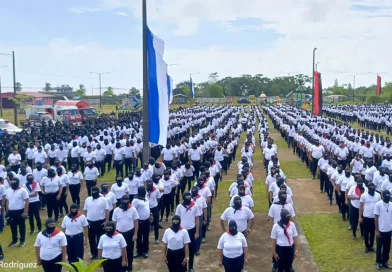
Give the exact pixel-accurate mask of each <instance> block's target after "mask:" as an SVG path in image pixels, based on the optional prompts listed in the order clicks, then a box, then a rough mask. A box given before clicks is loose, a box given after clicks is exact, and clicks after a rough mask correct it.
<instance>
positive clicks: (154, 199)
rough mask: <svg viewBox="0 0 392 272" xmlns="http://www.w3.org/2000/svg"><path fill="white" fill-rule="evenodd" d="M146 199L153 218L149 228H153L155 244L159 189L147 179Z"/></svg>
mask: <svg viewBox="0 0 392 272" xmlns="http://www.w3.org/2000/svg"><path fill="white" fill-rule="evenodd" d="M146 184H147V199H148V203H149V206H150V213H151V215H152V217H153V218H154V221H153V222H152V225H151V229H153V230H154V237H155V244H158V243H159V240H158V239H159V201H160V198H161V194H160V192H159V189H157V188H155V186H154V182H153V181H152V180H147V183H146Z"/></svg>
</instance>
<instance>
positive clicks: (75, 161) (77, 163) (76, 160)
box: [70, 157, 79, 169]
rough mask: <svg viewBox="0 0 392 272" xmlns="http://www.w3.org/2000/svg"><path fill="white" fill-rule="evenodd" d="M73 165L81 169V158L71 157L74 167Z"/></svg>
mask: <svg viewBox="0 0 392 272" xmlns="http://www.w3.org/2000/svg"><path fill="white" fill-rule="evenodd" d="M72 165H76V166H77V167H78V169H79V158H78V157H75V158H74V157H71V165H70V166H72Z"/></svg>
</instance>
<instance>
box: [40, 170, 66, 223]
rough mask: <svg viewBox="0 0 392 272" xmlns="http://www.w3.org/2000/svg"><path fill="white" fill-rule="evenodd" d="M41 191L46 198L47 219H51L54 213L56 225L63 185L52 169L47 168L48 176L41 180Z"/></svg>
mask: <svg viewBox="0 0 392 272" xmlns="http://www.w3.org/2000/svg"><path fill="white" fill-rule="evenodd" d="M41 190H42V193H43V194H44V195H45V197H46V205H47V206H48V209H47V212H48V218H51V217H52V214H53V213H54V220H55V221H56V223H57V220H58V218H59V206H58V200H60V198H61V191H62V190H63V185H62V182H61V179H60V178H59V177H58V176H57V173H56V171H55V170H54V169H52V168H49V170H48V176H47V177H44V178H43V179H42V180H41Z"/></svg>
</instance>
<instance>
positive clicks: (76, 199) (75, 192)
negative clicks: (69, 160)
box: [68, 164, 83, 205]
mask: <svg viewBox="0 0 392 272" xmlns="http://www.w3.org/2000/svg"><path fill="white" fill-rule="evenodd" d="M68 179H69V192H70V194H71V198H72V202H73V203H76V204H78V205H80V196H79V195H80V190H81V188H82V184H83V174H82V173H81V172H80V171H79V170H78V166H77V165H76V164H73V165H72V166H71V171H69V172H68Z"/></svg>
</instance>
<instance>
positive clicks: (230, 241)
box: [218, 232, 248, 259]
mask: <svg viewBox="0 0 392 272" xmlns="http://www.w3.org/2000/svg"><path fill="white" fill-rule="evenodd" d="M246 247H248V244H247V242H246V238H245V236H244V235H243V234H242V233H241V232H238V233H237V234H236V235H234V236H233V235H231V234H230V233H228V232H225V233H223V234H222V236H221V237H220V238H219V242H218V249H221V250H223V256H225V257H226V258H230V259H233V258H237V257H239V256H241V255H242V254H244V248H246Z"/></svg>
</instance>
